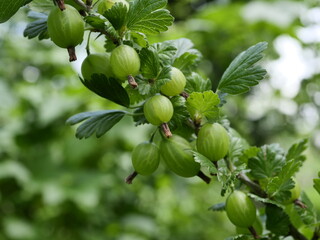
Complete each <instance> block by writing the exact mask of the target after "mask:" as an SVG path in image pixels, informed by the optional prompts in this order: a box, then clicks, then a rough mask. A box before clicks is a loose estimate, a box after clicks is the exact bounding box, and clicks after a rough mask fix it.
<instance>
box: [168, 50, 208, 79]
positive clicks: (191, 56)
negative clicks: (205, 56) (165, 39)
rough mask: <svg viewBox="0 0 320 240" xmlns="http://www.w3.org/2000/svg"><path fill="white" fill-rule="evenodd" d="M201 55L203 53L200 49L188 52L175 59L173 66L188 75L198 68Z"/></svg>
mask: <svg viewBox="0 0 320 240" xmlns="http://www.w3.org/2000/svg"><path fill="white" fill-rule="evenodd" d="M201 57H202V55H201V54H200V52H199V51H196V50H193V51H190V52H186V53H184V54H182V55H181V56H180V57H179V58H177V59H176V60H175V61H174V63H173V66H174V67H176V68H178V69H180V70H181V71H182V72H183V73H184V74H186V75H188V74H190V73H191V72H192V71H193V70H195V69H196V67H197V65H198V63H199V61H200V59H201Z"/></svg>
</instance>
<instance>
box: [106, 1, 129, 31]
mask: <svg viewBox="0 0 320 240" xmlns="http://www.w3.org/2000/svg"><path fill="white" fill-rule="evenodd" d="M127 12H128V9H127V7H126V5H124V4H123V3H121V2H116V3H115V4H114V5H113V6H112V8H110V9H108V10H107V11H105V12H104V13H103V16H104V17H105V18H107V19H108V20H109V21H110V23H111V24H112V26H113V27H114V29H116V30H119V29H121V28H122V27H123V26H124V24H125V22H126V19H127Z"/></svg>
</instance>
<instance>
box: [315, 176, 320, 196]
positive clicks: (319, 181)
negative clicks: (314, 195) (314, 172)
mask: <svg viewBox="0 0 320 240" xmlns="http://www.w3.org/2000/svg"><path fill="white" fill-rule="evenodd" d="M313 187H314V189H315V190H317V192H318V193H319V194H320V178H315V179H313Z"/></svg>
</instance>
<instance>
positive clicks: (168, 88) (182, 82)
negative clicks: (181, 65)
mask: <svg viewBox="0 0 320 240" xmlns="http://www.w3.org/2000/svg"><path fill="white" fill-rule="evenodd" d="M170 74H171V79H170V81H169V82H166V83H165V84H164V85H163V86H162V87H161V92H162V93H163V94H165V95H167V96H175V95H178V94H180V93H182V92H183V89H184V87H185V86H186V82H187V80H186V78H185V76H184V75H183V73H182V72H181V71H180V70H179V69H178V68H175V67H173V68H172V69H171V72H170Z"/></svg>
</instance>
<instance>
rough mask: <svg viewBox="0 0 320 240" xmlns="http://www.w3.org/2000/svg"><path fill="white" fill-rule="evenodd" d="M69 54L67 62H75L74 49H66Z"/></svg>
mask: <svg viewBox="0 0 320 240" xmlns="http://www.w3.org/2000/svg"><path fill="white" fill-rule="evenodd" d="M67 49H68V53H69V62H73V61H76V60H77V55H76V49H75V48H74V47H68V48H67Z"/></svg>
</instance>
